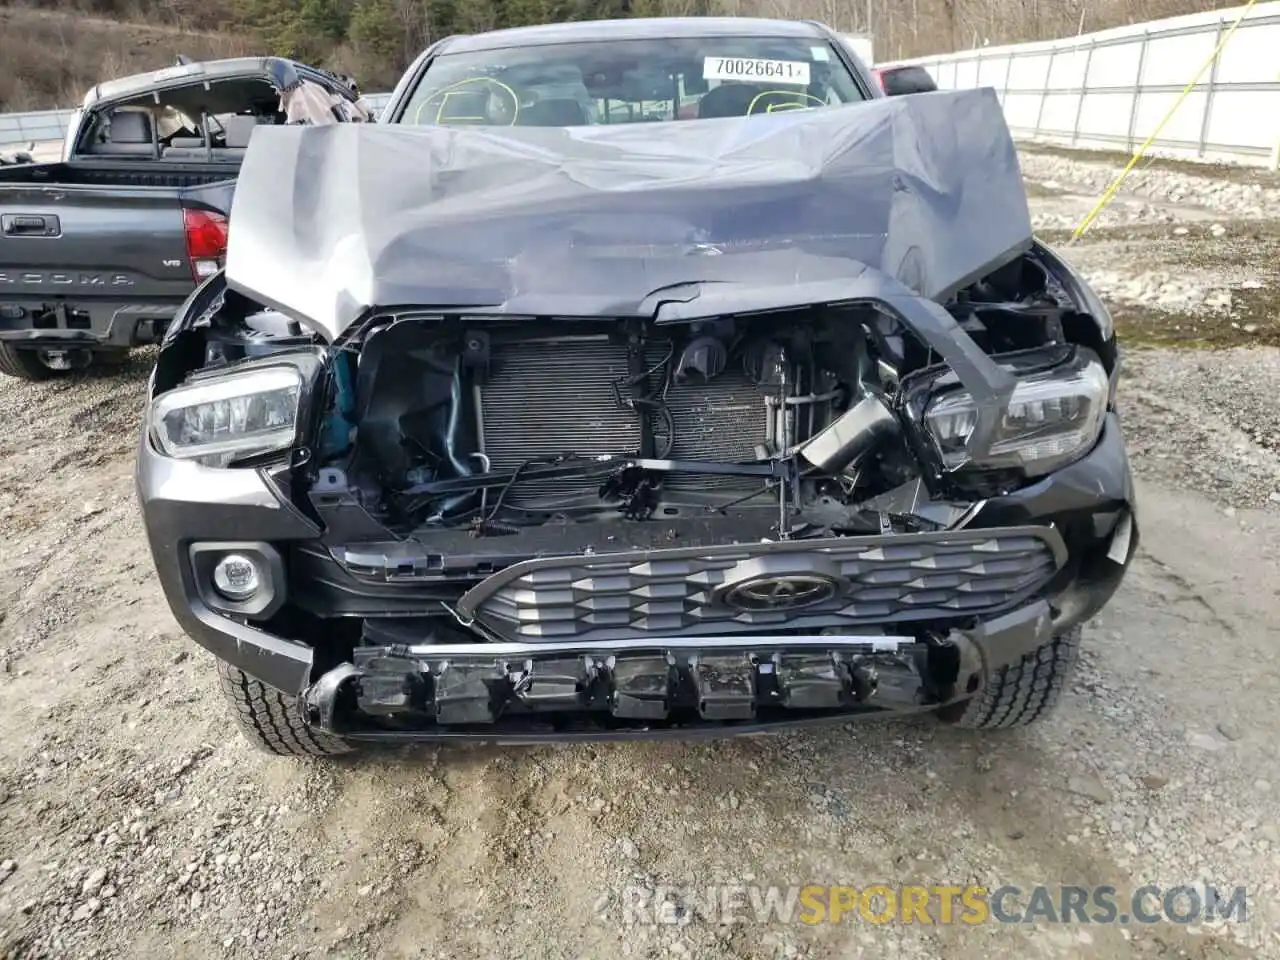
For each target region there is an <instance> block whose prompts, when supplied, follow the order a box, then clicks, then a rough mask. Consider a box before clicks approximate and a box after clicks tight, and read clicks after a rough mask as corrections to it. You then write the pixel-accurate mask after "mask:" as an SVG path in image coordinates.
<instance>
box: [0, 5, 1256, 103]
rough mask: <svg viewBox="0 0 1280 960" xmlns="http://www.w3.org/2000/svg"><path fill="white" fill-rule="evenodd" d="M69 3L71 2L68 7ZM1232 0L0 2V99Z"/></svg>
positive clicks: (903, 30)
mask: <svg viewBox="0 0 1280 960" xmlns="http://www.w3.org/2000/svg"><path fill="white" fill-rule="evenodd" d="M74 3H80V4H82V5H83V9H73V8H72V5H73V4H74ZM1237 3H1238V0H894V2H891V3H883V2H873V3H866V2H865V0H230V3H228V4H227V5H225V6H220V5H218V4H202V3H198V2H196V0H36V2H35V4H34V5H33V6H30V7H23V8H17V7H0V111H3V110H30V109H38V108H44V107H53V106H70V105H72V104H74V103H76V102H77V101H78V100H79V99H80V98H81V96H82V95H83V93H84V91H85V89H87V88H88V87H89V86H91V85H92V84H93V83H95V82H96V81H98V80H100V79H105V78H109V77H115V76H121V75H124V74H129V73H135V72H137V71H140V70H149V69H154V68H156V67H161V66H165V65H168V64H170V63H172V62H173V59H174V57H175V56H177V54H179V53H185V54H187V55H188V56H191V57H195V58H203V57H217V56H229V55H233V54H236V53H243V52H247V51H255V52H262V53H275V54H280V55H284V56H293V57H296V58H298V59H301V60H305V61H308V62H312V63H318V64H320V65H323V66H328V67H331V68H333V69H337V70H340V71H342V72H344V73H349V74H351V75H353V76H355V77H357V78H358V79H359V81H360V84H361V86H362V87H363V88H364V89H365V90H369V91H374V90H387V89H390V87H391V86H392V84H393V83H394V82H395V79H396V78H397V77H398V76H399V75H400V72H401V71H402V70H403V69H404V67H405V65H407V64H408V62H409V61H410V60H411V59H412V58H413V57H414V56H415V55H416V54H417V53H418V52H419V51H421V50H422V49H423V48H424V47H425V46H426V45H427V44H429V43H430V42H431V41H432V40H433V39H436V38H438V37H441V36H445V35H448V34H451V33H470V32H475V31H478V30H487V29H491V28H493V27H497V26H514V25H520V24H526V23H545V22H549V21H560V20H577V19H588V18H599V17H614V16H652V15H690V14H695V15H696V14H729V15H736V16H752V15H763V16H779V17H811V18H814V19H818V20H823V21H825V22H827V23H830V24H831V25H832V26H834V27H836V28H837V29H840V30H845V31H854V30H868V26H867V24H866V22H865V17H866V16H867V11H868V10H870V15H871V23H870V28H869V32H870V33H872V35H873V36H874V37H875V38H876V50H877V53H878V54H879V55H880V56H882V57H884V58H898V57H905V56H915V55H919V54H926V53H936V52H940V51H945V50H955V49H962V48H966V47H970V46H973V45H975V44H982V43H984V42H989V43H992V44H995V43H1006V42H1015V41H1019V40H1038V39H1048V38H1050V37H1057V36H1064V35H1069V34H1073V33H1075V32H1077V30H1080V29H1083V30H1098V29H1102V28H1104V27H1112V26H1118V25H1120V24H1125V23H1136V22H1141V21H1144V20H1151V19H1156V18H1158V17H1165V16H1172V15H1176V14H1182V13H1193V12H1197V11H1201V10H1212V9H1221V8H1225V7H1230V6H1234V5H1236V4H1237Z"/></svg>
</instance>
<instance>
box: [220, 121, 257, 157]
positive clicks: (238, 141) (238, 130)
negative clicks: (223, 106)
mask: <svg viewBox="0 0 1280 960" xmlns="http://www.w3.org/2000/svg"><path fill="white" fill-rule="evenodd" d="M257 125H258V118H257V117H249V116H234V117H224V118H222V128H223V129H224V130H225V131H226V138H227V146H228V147H236V148H241V149H243V148H244V147H247V146H249V137H251V136H252V135H253V128H254V127H256V126H257Z"/></svg>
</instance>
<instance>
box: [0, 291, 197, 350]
mask: <svg viewBox="0 0 1280 960" xmlns="http://www.w3.org/2000/svg"><path fill="white" fill-rule="evenodd" d="M181 305H182V301H181V300H174V301H173V302H159V303H155V302H151V303H124V302H96V301H75V300H71V301H54V300H50V301H32V300H30V299H27V298H19V299H15V300H6V299H5V295H4V290H3V288H0V340H3V341H5V342H7V343H11V344H15V345H17V346H22V347H32V348H40V349H51V350H75V349H90V350H93V349H98V350H101V349H114V348H124V347H138V346H145V345H146V344H151V343H159V342H160V340H161V338H162V337H163V336H164V331H165V329H166V328H167V327H168V325H169V321H170V320H172V319H173V317H174V314H175V313H176V312H177V310H178V308H179V307H180V306H181Z"/></svg>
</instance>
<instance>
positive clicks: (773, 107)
mask: <svg viewBox="0 0 1280 960" xmlns="http://www.w3.org/2000/svg"><path fill="white" fill-rule="evenodd" d="M771 96H777V97H786V98H787V99H788V100H790V101H791V102H790V103H771V104H769V105H768V106H767V107H765V110H764V112H765V113H781V112H782V111H783V110H812V109H813V107H812V106H809V105H808V104H805V103H802V102H800V101H799V100H798V99H797V98H798V97H804V98H805V99H807V100H812V101H813V102H814V103H816V104H817V105H818V106H820V107H825V106H826V105H827V103H826V101H825V100H823V99H822V98H821V97H815V96H814V95H813V94H811V93H800V92H799V91H798V90H766V91H764V92H763V93H758V94H756V96H755V99H753V100H752V101H751V105H750V106H749V107H747V116H751V115H752V114H754V113H755V112H756V104H757V103H759V102H760V100H761V99H762V98H763V97H771Z"/></svg>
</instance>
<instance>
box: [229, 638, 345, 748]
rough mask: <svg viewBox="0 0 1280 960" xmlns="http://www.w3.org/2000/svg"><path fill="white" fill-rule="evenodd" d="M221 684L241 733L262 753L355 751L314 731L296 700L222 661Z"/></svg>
mask: <svg viewBox="0 0 1280 960" xmlns="http://www.w3.org/2000/svg"><path fill="white" fill-rule="evenodd" d="M218 683H219V685H220V686H221V687H222V694H223V696H224V697H225V698H226V700H227V703H228V704H229V705H230V706H231V712H232V714H234V716H235V718H236V724H237V725H238V726H239V727H240V732H241V733H242V734H244V736H245V739H247V740H248V741H249V742H250V743H252V744H253V745H254V746H255V747H257V748H258V749H259V750H262V751H264V752H265V753H271V754H275V755H276V756H281V757H334V756H338V755H339V754H343V753H350V752H351V746H350V745H349V744H348V743H346V742H345V741H343V740H340V739H338V738H337V737H334V736H331V735H330V734H327V733H322V732H320V731H317V730H313V729H311V727H310V726H309V725H308V724H307V722H306V720H305V718H304V717H303V715H302V709H301V707H300V705H299V704H298V701H297V699H296V698H294V697H289V696H286V695H285V694H283V693H280V692H279V691H278V690H274V689H272V688H271V687H268V686H267V685H266V684H264V683H261V682H259V681H257V680H255V679H253V677H251V676H249V675H248V674H247V673H245V672H244V671H243V670H239V669H237V668H236V667H233V666H231V664H229V663H225V662H223V661H222V660H219V661H218Z"/></svg>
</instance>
